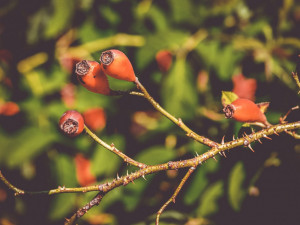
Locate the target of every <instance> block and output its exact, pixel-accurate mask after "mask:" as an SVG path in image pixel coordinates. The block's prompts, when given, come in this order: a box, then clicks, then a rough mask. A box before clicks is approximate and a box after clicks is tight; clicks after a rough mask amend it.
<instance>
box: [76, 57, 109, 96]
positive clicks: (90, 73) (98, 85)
mask: <svg viewBox="0 0 300 225" xmlns="http://www.w3.org/2000/svg"><path fill="white" fill-rule="evenodd" d="M75 72H76V74H77V78H78V80H79V82H80V83H81V84H82V86H84V87H85V88H86V89H88V90H89V91H91V92H94V93H98V94H103V95H110V94H111V90H110V87H109V83H108V80H107V77H106V76H105V74H104V72H103V70H102V68H101V66H100V64H99V63H98V62H95V61H88V60H82V61H80V62H79V63H77V64H76V70H75Z"/></svg>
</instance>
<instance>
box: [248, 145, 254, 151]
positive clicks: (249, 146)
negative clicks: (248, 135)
mask: <svg viewBox="0 0 300 225" xmlns="http://www.w3.org/2000/svg"><path fill="white" fill-rule="evenodd" d="M248 148H250V150H251V151H252V152H254V150H253V148H252V147H251V145H250V144H249V145H248Z"/></svg>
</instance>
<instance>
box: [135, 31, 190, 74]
mask: <svg viewBox="0 0 300 225" xmlns="http://www.w3.org/2000/svg"><path fill="white" fill-rule="evenodd" d="M188 36H189V33H187V32H183V31H180V30H179V31H178V30H169V29H164V30H160V31H159V32H157V33H155V34H149V35H148V36H147V37H146V44H145V45H144V46H142V47H141V48H139V49H138V50H137V54H136V61H135V65H136V70H137V71H138V70H141V69H143V68H145V67H146V66H148V65H149V64H150V63H151V62H152V61H153V60H154V59H155V55H156V53H157V52H158V51H159V50H161V49H171V48H173V47H174V46H180V45H182V44H183V42H184V41H185V40H186V38H187V37H188Z"/></svg>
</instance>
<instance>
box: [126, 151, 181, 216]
mask: <svg viewBox="0 0 300 225" xmlns="http://www.w3.org/2000/svg"><path fill="white" fill-rule="evenodd" d="M175 156H176V154H175V152H174V151H172V150H170V149H166V148H165V147H164V146H153V147H151V148H148V149H145V150H143V151H142V152H141V153H140V154H138V155H137V156H136V157H135V159H136V160H137V161H139V162H142V163H146V164H148V165H154V164H160V163H164V162H168V161H170V160H172V159H174V158H175ZM153 177H154V175H147V176H146V179H147V181H145V180H143V179H138V180H135V181H134V184H129V185H127V186H126V188H125V189H124V196H123V198H122V201H123V203H124V206H125V208H126V210H128V211H132V210H135V208H136V207H137V205H138V203H139V202H140V200H141V196H142V194H143V193H144V191H145V189H146V187H147V186H148V184H149V183H150V181H151V180H152V178H153Z"/></svg>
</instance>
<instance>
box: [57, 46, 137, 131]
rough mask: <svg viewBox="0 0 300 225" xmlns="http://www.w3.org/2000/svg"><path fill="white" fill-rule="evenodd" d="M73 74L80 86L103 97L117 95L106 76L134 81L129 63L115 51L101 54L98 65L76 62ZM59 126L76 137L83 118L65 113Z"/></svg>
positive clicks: (81, 127) (77, 113)
mask: <svg viewBox="0 0 300 225" xmlns="http://www.w3.org/2000/svg"><path fill="white" fill-rule="evenodd" d="M75 73H76V75H77V78H78V80H79V82H80V83H81V84H82V86H84V87H85V88H86V89H88V90H89V91H91V92H94V93H98V94H103V95H115V94H116V93H118V92H116V91H114V90H111V89H110V87H109V83H108V79H107V77H106V75H108V76H111V77H113V78H116V79H119V80H125V81H130V82H134V81H135V80H136V76H135V73H134V70H133V67H132V65H131V62H130V61H129V59H128V58H127V56H126V55H125V54H124V53H123V52H121V51H119V50H116V49H112V50H108V51H105V52H103V53H102V54H101V56H100V63H98V62H96V61H89V60H82V61H80V62H78V63H77V64H76V70H75ZM59 126H60V129H61V130H62V131H63V132H64V133H65V134H67V135H68V136H71V137H74V136H77V135H79V134H80V133H81V132H82V131H83V129H84V119H83V116H82V115H81V114H80V113H79V112H77V111H74V110H69V111H66V112H65V113H64V114H63V115H62V117H61V118H60V121H59Z"/></svg>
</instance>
